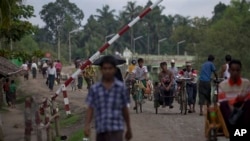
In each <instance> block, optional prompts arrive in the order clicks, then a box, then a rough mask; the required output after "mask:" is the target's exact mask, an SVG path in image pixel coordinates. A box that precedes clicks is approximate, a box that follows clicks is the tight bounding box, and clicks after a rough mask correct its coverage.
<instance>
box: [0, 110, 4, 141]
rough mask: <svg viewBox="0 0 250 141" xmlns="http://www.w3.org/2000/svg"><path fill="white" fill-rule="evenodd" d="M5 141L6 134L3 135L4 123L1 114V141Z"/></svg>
mask: <svg viewBox="0 0 250 141" xmlns="http://www.w3.org/2000/svg"><path fill="white" fill-rule="evenodd" d="M3 140H4V134H3V122H2V116H1V114H0V141H3Z"/></svg>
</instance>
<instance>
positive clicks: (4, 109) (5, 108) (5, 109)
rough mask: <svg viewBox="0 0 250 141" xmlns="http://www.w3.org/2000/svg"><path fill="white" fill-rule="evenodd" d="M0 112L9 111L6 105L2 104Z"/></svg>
mask: <svg viewBox="0 0 250 141" xmlns="http://www.w3.org/2000/svg"><path fill="white" fill-rule="evenodd" d="M0 112H1V113H7V112H9V110H8V109H7V107H4V106H2V108H0Z"/></svg>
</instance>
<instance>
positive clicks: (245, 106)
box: [218, 60, 250, 141]
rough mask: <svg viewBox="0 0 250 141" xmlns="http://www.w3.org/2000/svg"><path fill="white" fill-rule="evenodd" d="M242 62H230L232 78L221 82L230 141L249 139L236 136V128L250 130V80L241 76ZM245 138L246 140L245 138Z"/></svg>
mask: <svg viewBox="0 0 250 141" xmlns="http://www.w3.org/2000/svg"><path fill="white" fill-rule="evenodd" d="M241 69H242V64H241V62H240V61H239V60H232V61H231V62H230V63H229V73H230V78H229V79H226V80H224V81H222V82H221V83H220V84H219V95H218V98H219V105H220V109H221V112H222V115H223V117H224V120H225V123H226V126H227V129H228V131H229V135H230V141H236V140H237V141H238V140H241V141H249V138H250V134H249V133H248V134H246V135H245V136H244V138H236V137H234V134H235V131H236V129H247V130H248V132H249V131H250V120H249V119H250V82H249V80H248V79H245V78H242V77H241ZM244 139H245V140H244Z"/></svg>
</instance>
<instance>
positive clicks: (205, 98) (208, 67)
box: [199, 55, 217, 115]
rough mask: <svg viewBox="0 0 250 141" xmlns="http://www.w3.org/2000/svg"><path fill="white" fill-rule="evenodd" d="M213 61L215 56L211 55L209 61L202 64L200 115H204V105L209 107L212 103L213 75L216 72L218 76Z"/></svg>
mask: <svg viewBox="0 0 250 141" xmlns="http://www.w3.org/2000/svg"><path fill="white" fill-rule="evenodd" d="M213 61H214V56H213V55H209V56H208V59H207V61H206V62H205V63H203V64H202V66H201V71H200V78H199V105H200V115H203V110H202V109H203V105H207V107H208V108H209V106H210V104H211V75H212V74H214V75H215V77H216V78H217V74H216V69H215V66H214V63H213Z"/></svg>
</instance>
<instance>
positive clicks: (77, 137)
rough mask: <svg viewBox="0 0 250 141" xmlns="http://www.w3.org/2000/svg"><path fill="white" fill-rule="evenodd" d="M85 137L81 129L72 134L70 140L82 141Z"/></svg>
mask: <svg viewBox="0 0 250 141" xmlns="http://www.w3.org/2000/svg"><path fill="white" fill-rule="evenodd" d="M83 138H84V135H83V129H80V130H78V131H76V132H74V133H73V134H72V135H70V136H69V139H68V141H81V140H82V139H83Z"/></svg>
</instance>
